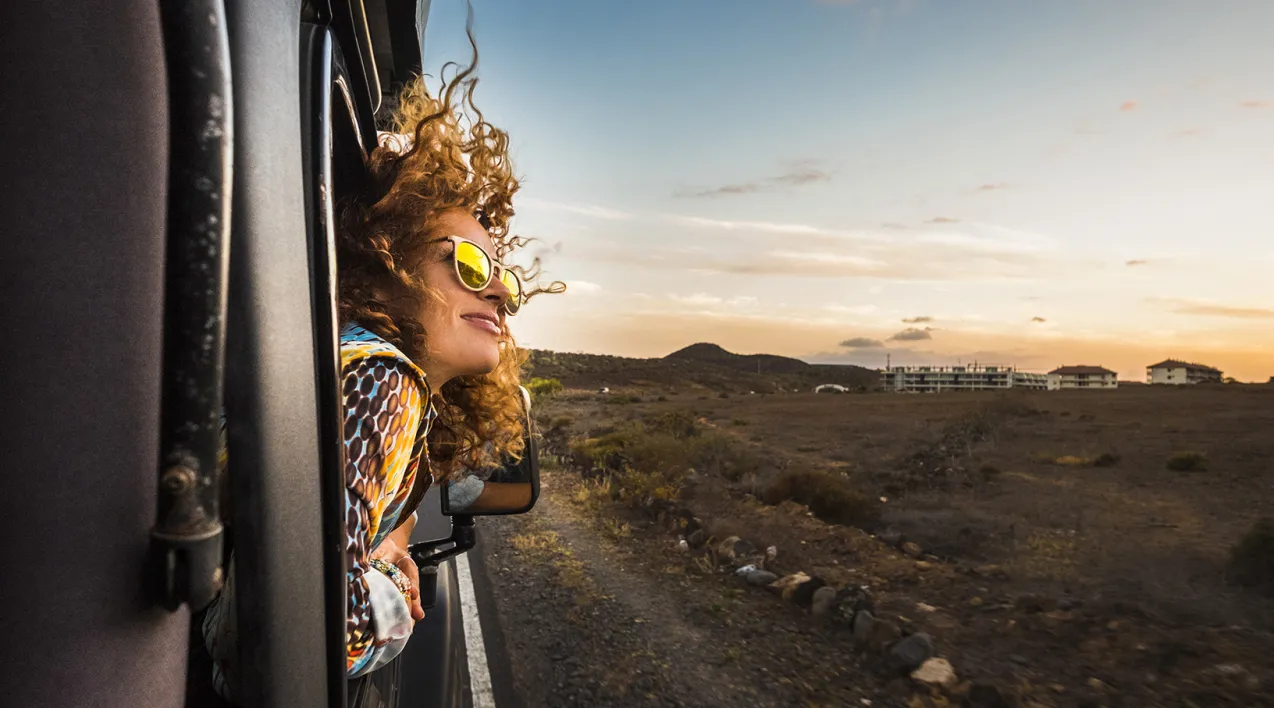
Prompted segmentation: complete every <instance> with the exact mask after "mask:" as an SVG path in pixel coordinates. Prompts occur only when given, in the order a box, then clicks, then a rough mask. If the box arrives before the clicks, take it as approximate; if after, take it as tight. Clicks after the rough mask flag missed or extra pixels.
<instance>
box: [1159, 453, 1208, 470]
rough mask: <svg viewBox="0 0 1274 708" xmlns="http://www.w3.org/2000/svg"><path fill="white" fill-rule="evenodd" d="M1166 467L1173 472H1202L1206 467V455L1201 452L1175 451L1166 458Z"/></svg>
mask: <svg viewBox="0 0 1274 708" xmlns="http://www.w3.org/2000/svg"><path fill="white" fill-rule="evenodd" d="M1168 469H1170V470H1172V471H1174V472H1203V471H1206V470H1207V469H1208V456H1207V455H1205V454H1204V453H1202V452H1177V453H1174V454H1173V455H1172V456H1170V457H1169V458H1168Z"/></svg>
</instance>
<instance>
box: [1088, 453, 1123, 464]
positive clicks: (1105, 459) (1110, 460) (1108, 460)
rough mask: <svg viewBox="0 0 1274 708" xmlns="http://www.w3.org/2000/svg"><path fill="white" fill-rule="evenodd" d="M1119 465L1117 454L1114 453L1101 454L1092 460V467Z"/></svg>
mask: <svg viewBox="0 0 1274 708" xmlns="http://www.w3.org/2000/svg"><path fill="white" fill-rule="evenodd" d="M1117 464H1119V454H1118V453H1114V452H1103V453H1102V454H1100V455H1098V456H1097V459H1095V460H1093V467H1114V466H1115V465H1117Z"/></svg>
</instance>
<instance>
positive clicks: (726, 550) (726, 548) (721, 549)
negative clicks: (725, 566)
mask: <svg viewBox="0 0 1274 708" xmlns="http://www.w3.org/2000/svg"><path fill="white" fill-rule="evenodd" d="M738 542H739V537H738V536H730V537H729V538H727V539H725V540H724V541H722V542H721V543H718V544H717V556H719V557H721V558H724V559H726V560H734V559H735V558H734V544H736V543H738Z"/></svg>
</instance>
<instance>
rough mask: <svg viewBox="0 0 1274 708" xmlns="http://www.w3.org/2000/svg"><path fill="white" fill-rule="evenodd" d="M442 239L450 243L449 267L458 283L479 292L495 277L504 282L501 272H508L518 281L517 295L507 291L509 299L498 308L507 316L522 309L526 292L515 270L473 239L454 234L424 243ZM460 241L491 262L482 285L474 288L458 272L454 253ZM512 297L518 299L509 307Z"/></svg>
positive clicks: (439, 241)
mask: <svg viewBox="0 0 1274 708" xmlns="http://www.w3.org/2000/svg"><path fill="white" fill-rule="evenodd" d="M443 241H448V242H450V243H451V256H450V257H451V267H452V270H453V271H454V272H455V274H456V280H459V281H460V285H461V286H463V287H464V288H465V289H466V290H469V291H471V292H475V293H480V292H482V291H483V290H486V289H487V288H489V287H491V281H493V280H495V279H497V278H500V283H501V284H504V280H503V277H502V274H503V273H508V274H509V275H511V276H513V279H514V280H516V281H517V282H518V292H517V295H513V293H509V295H510V297H509V299H508V300H505V301H504V302H503V303H501V305H500V309H501V310H503V311H504V314H505V315H507V316H509V317H514V316H516V315H517V313H518V311H520V310H521V309H522V305H523V304H524V302H525V298H524V297H523V294H524V293H525V292H526V291H525V290H524V289H523V284H522V278H520V277H518V274H517V272H516V271H514V270H513V269H511V268H509V267H508V266H506V265H504V264H503V263H501V262H500V261H497V260H496V259H494V258H492V257H491V254H490V253H487V249H485V248H483V247H482V246H481V245H479V244H477V243H475V242H473V241H470V240H469V239H467V238H465V237H463V236H455V235H452V236H443V237H442V238H436V239H433V240H432V241H428V242H426V245H429V244H434V243H442V242H443ZM461 243H467V244H469V245H470V246H473V247H474V248H476V249H478V251H479V252H480V253H481V254H482V255H483V256H484V257H485V258H486V259H487V261H488V262H489V263H490V264H491V272H490V274H489V275H488V276H487V281H486V282H485V283H483V284H482V287H478V288H475V287H473V286H472V285H469V284H468V283H466V282H465V280H464V276H463V275H461V274H460V259H459V258H457V257H456V254H457V252H458V251H459V249H460V244H461ZM504 287H505V288H506V289H507V288H508V287H509V286H508V285H505V286H504ZM514 299H517V301H518V303H517V306H516V307H515V308H510V307H509V303H510V302H512V301H513V300H514Z"/></svg>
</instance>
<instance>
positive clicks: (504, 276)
mask: <svg viewBox="0 0 1274 708" xmlns="http://www.w3.org/2000/svg"><path fill="white" fill-rule="evenodd" d="M500 282H502V283H504V287H506V288H508V289H509V301H508V302H507V303H505V305H504V307H505V310H507V311H508V313H509V314H510V315H516V314H517V313H518V310H520V309H522V281H521V280H518V276H517V275H515V274H514V273H513V271H511V270H509V269H508V268H505V269H504V271H503V272H501V273H500Z"/></svg>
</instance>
